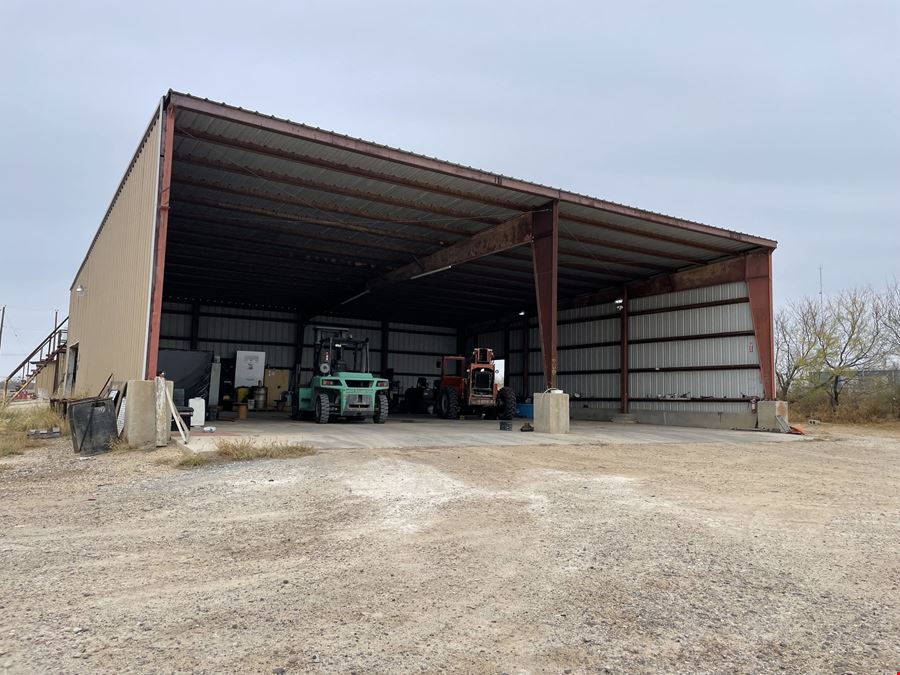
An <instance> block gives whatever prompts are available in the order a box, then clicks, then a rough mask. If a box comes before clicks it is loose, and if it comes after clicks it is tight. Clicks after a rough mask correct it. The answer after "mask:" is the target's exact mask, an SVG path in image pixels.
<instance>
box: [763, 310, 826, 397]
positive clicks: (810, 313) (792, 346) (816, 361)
mask: <svg viewBox="0 0 900 675" xmlns="http://www.w3.org/2000/svg"><path fill="white" fill-rule="evenodd" d="M821 315H822V310H821V306H820V305H819V304H818V303H817V302H816V301H814V300H811V299H809V298H803V299H802V300H800V301H797V302H794V303H791V304H790V305H787V306H786V307H782V308H781V309H780V310H778V312H777V313H776V314H775V375H776V377H777V378H778V397H779V398H781V399H782V400H785V401H786V400H788V398H789V396H790V392H791V386H793V384H794V383H795V382H797V381H798V380H800V379H802V378H804V377H806V376H807V375H809V374H810V373H812V372H815V371H816V370H821V368H822V352H821V349H820V346H819V339H818V331H819V327H820V325H821V323H822V316H821Z"/></svg>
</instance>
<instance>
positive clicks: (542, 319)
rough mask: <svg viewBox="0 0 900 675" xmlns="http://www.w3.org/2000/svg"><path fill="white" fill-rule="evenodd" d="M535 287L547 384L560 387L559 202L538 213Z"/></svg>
mask: <svg viewBox="0 0 900 675" xmlns="http://www.w3.org/2000/svg"><path fill="white" fill-rule="evenodd" d="M533 222H534V241H533V242H532V252H533V256H534V288H535V291H536V293H537V310H538V327H539V330H540V335H541V356H542V357H543V363H544V383H545V384H546V386H547V387H548V388H550V387H555V386H556V300H557V277H558V274H559V202H558V201H553V202H550V203H549V204H547V205H546V206H545V207H544V208H543V209H541V210H539V211H535V213H534V221H533Z"/></svg>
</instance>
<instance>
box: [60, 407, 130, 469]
mask: <svg viewBox="0 0 900 675" xmlns="http://www.w3.org/2000/svg"><path fill="white" fill-rule="evenodd" d="M69 430H70V432H71V434H72V447H73V448H74V450H75V452H76V453H78V454H81V455H96V454H98V453H101V452H109V446H110V445H112V443H113V442H114V441H115V440H116V439H117V438H118V437H119V433H118V429H117V428H116V406H115V403H113V401H112V400H111V399H107V398H104V399H89V400H86V401H77V402H75V403H70V404H69Z"/></svg>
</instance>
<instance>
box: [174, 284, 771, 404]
mask: <svg viewBox="0 0 900 675" xmlns="http://www.w3.org/2000/svg"><path fill="white" fill-rule="evenodd" d="M629 312H630V313H631V316H630V317H629V340H630V345H629V368H630V371H631V372H630V376H629V390H630V391H629V394H630V397H631V399H632V403H631V406H632V408H633V409H635V410H666V411H683V412H698V411H700V412H702V411H713V412H743V411H746V410H749V405H750V403H749V397H754V396H755V397H760V396H761V395H762V380H761V377H760V371H759V358H758V353H757V349H756V341H755V338H754V337H753V324H752V321H751V318H750V306H749V303H748V302H747V289H746V285H745V284H744V283H735V284H724V285H721V286H712V287H709V288H703V289H697V290H692V291H685V292H679V293H667V294H663V295H656V296H651V297H645V298H635V299H632V300H630V301H629ZM193 320H194V309H193V306H192V305H190V304H185V303H172V302H167V303H165V304H164V307H163V317H162V337H161V340H160V347H162V348H175V349H188V348H190V344H191V325H192V321H193ZM527 323H528V327H527V344H528V352H527V358H528V369H527V370H528V382H527V383H526V382H525V381H524V371H525V368H524V364H525V361H524V359H525V354H526V352H525V343H526V319H525V318H523V319H522V320H521V321H520V322H519V323H517V324H514V325H511V326H510V327H509V328H508V329H507V330H504V329H491V330H488V331H483V332H479V333H475V334H474V335H471V336H470V337H469V339H468V345H467V350H466V351H467V352H468V351H469V350H470V349H471V348H472V347H474V346H476V345H477V346H480V347H491V348H492V349H494V353H495V355H496V357H497V358H505V359H506V362H507V365H506V370H507V377H506V384H507V385H508V386H511V387H512V388H513V389H514V390H515V391H516V393H517V394H518V395H519V396H520V397H523V398H524V397H530V396H531V395H532V394H533V393H534V392H536V391H542V390H543V389H544V376H543V364H542V359H541V350H540V335H539V331H538V327H537V320H536V319H534V318H531V319H529V320H528V321H527ZM197 324H198V327H199V330H198V335H197V338H198V341H197V346H198V348H199V349H208V350H211V351H213V352H214V353H215V354H217V355H218V356H220V357H222V358H231V357H233V356H234V352H235V351H236V350H238V349H246V350H253V351H264V352H266V362H267V365H268V366H269V367H276V368H292V367H293V365H294V364H293V359H294V354H295V342H296V330H297V328H296V316H295V315H294V314H292V313H291V312H285V311H275V310H260V309H246V308H241V309H236V308H222V307H217V306H207V305H200V306H199V307H198V308H197ZM315 325H322V326H339V327H345V328H349V329H351V331H352V332H353V335H354V337H357V338H369V343H370V357H371V369H372V371H373V372H380V371H381V351H382V335H383V331H384V329H385V327H384V326H382V324H381V323H380V322H378V321H365V320H360V319H336V318H323V317H318V318H316V319H313V320H311V321H309V322H308V323H307V325H306V328H305V333H304V336H303V343H304V349H303V359H302V366H303V370H304V379H305V378H306V377H308V376H309V375H310V374H311V372H312V357H313V354H312V346H313V341H314V332H313V331H314V329H313V326H315ZM620 326H621V313H620V312H619V311H618V310H617V308H616V305H615V304H614V303H608V304H605V305H598V306H594V307H585V308H578V309H572V310H566V311H563V312H560V314H559V344H558V355H557V358H558V386H559V387H561V388H562V389H564V390H565V391H567V392H569V393H570V394H571V395H573V398H572V406H573V408H574V407H578V408H605V409H616V408H618V406H619V396H620V393H619V388H620V387H619V385H620V362H619V361H620V359H619V356H620V344H619V343H620ZM387 335H388V341H389V342H388V345H389V350H388V355H387V367H388V368H392V369H393V370H394V371H395V376H396V379H397V380H399V382H400V384H401V392H402V391H404V390H405V389H406V388H407V387H412V386H415V383H416V379H417V378H418V377H420V376H424V377H427V378H428V379H429V380H431V379H434V378H436V377H437V376H438V374H439V369H438V368H437V367H436V365H435V362H436V360H437V359H438V357H440V356H442V355H444V354H455V353H457V334H456V331H455V330H454V329H453V328H441V327H434V326H422V325H418V324H401V323H391V324H388V326H387ZM507 341H508V345H509V349H508V354H507V353H506V350H507ZM576 395H577V396H576ZM741 399H744V400H741Z"/></svg>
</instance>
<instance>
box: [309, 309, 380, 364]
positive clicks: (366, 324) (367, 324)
mask: <svg viewBox="0 0 900 675" xmlns="http://www.w3.org/2000/svg"><path fill="white" fill-rule="evenodd" d="M329 318H330V319H331V321H332V323H334V324H339V325H340V326H342V327H344V326H347V327H349V329H350V333H351V334H352V335H353V337H354V338H356V339H357V340H365V339H366V338H369V349H370V350H373V349H374V350H378V349H381V326H380V325H378V324H377V322H373V321H359V320H356V319H336V318H333V317H329ZM373 323H375V324H376V325H378V327H377V328H375V327H373V326H372V324H373ZM329 325H331V324H329V323H326V322H325V321H310V322H309V323H307V324H306V326H305V328H304V332H303V342H304V344H307V345H311V344H313V343H314V342H315V339H316V332H315V328H316V326H321V327H327V326H329ZM304 351H306V350H304ZM377 365H378V364H374V366H375V367H377Z"/></svg>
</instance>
